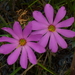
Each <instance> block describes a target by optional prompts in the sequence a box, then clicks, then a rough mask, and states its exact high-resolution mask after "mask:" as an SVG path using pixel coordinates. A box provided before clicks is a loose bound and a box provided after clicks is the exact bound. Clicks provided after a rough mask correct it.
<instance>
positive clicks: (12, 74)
mask: <svg viewBox="0 0 75 75" xmlns="http://www.w3.org/2000/svg"><path fill="white" fill-rule="evenodd" d="M20 69H21V67H18V68H17V69H16V70H15V71H14V72H12V73H11V74H10V75H15V74H16V73H17V72H18V71H19V70H20Z"/></svg>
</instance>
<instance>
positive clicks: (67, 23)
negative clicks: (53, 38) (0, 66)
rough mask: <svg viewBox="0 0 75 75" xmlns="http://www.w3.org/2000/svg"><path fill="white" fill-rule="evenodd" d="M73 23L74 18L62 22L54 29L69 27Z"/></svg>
mask: <svg viewBox="0 0 75 75" xmlns="http://www.w3.org/2000/svg"><path fill="white" fill-rule="evenodd" d="M73 22H74V17H71V18H69V19H67V20H64V21H62V22H60V23H58V24H57V25H56V27H69V26H71V25H72V23H73Z"/></svg>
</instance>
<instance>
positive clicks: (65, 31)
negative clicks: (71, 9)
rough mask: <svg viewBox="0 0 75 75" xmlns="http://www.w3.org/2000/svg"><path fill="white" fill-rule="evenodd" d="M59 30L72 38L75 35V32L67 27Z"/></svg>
mask: <svg viewBox="0 0 75 75" xmlns="http://www.w3.org/2000/svg"><path fill="white" fill-rule="evenodd" d="M57 32H58V33H60V34H61V35H63V36H65V37H68V38H71V37H74V36H75V32H74V31H71V30H67V29H57Z"/></svg>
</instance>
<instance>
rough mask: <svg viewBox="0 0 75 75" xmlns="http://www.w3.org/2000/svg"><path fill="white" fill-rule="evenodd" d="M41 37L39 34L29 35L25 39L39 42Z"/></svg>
mask: <svg viewBox="0 0 75 75" xmlns="http://www.w3.org/2000/svg"><path fill="white" fill-rule="evenodd" d="M41 37H42V35H41V34H35V35H30V36H29V37H28V38H27V40H28V41H39V40H40V38H41Z"/></svg>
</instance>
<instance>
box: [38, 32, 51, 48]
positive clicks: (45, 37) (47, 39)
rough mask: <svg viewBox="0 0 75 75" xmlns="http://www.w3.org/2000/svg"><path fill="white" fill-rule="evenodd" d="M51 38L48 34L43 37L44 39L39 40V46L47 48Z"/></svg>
mask: <svg viewBox="0 0 75 75" xmlns="http://www.w3.org/2000/svg"><path fill="white" fill-rule="evenodd" d="M49 37H50V33H46V34H45V35H44V36H42V38H41V39H40V40H39V42H38V43H39V44H40V45H41V46H43V47H46V45H47V44H48V41H49Z"/></svg>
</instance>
